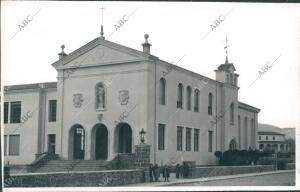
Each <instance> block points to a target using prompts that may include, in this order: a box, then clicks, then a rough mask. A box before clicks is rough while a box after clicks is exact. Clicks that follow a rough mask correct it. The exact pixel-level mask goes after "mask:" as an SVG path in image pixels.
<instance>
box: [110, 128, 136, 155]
mask: <svg viewBox="0 0 300 192" xmlns="http://www.w3.org/2000/svg"><path fill="white" fill-rule="evenodd" d="M114 148H115V152H116V153H132V129H131V127H130V125H128V124H127V123H119V124H118V125H117V126H116V129H115V146H114Z"/></svg>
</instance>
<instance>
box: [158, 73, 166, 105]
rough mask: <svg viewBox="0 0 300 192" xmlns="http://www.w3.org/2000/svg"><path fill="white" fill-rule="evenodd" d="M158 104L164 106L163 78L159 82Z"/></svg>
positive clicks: (164, 81) (164, 89)
mask: <svg viewBox="0 0 300 192" xmlns="http://www.w3.org/2000/svg"><path fill="white" fill-rule="evenodd" d="M159 104H161V105H165V104H166V80H165V79H164V78H161V79H160V80H159Z"/></svg>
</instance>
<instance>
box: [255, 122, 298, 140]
mask: <svg viewBox="0 0 300 192" xmlns="http://www.w3.org/2000/svg"><path fill="white" fill-rule="evenodd" d="M258 130H259V131H274V132H278V133H282V134H285V137H286V138H287V139H288V138H292V139H295V128H283V129H282V128H280V127H276V126H274V125H268V124H262V123H259V124H258Z"/></svg>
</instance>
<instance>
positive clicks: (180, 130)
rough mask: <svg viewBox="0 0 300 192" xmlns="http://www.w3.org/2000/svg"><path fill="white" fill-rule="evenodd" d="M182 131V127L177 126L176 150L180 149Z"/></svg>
mask: <svg viewBox="0 0 300 192" xmlns="http://www.w3.org/2000/svg"><path fill="white" fill-rule="evenodd" d="M182 131H183V127H179V126H178V127H177V151H182Z"/></svg>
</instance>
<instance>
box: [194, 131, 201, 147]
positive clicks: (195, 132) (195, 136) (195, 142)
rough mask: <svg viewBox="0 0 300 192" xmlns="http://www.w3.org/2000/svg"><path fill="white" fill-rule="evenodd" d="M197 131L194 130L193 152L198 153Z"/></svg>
mask: <svg viewBox="0 0 300 192" xmlns="http://www.w3.org/2000/svg"><path fill="white" fill-rule="evenodd" d="M199 132H200V130H199V129H194V151H199Z"/></svg>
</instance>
